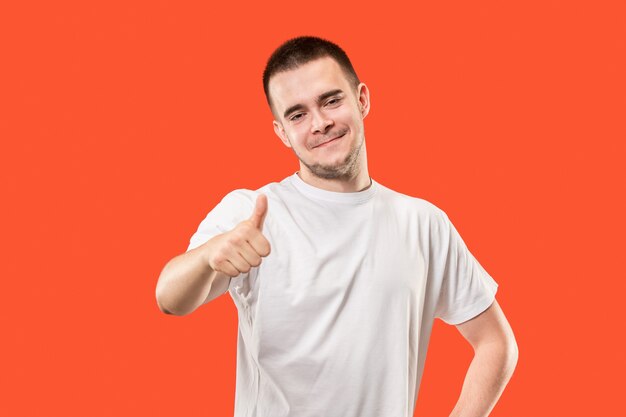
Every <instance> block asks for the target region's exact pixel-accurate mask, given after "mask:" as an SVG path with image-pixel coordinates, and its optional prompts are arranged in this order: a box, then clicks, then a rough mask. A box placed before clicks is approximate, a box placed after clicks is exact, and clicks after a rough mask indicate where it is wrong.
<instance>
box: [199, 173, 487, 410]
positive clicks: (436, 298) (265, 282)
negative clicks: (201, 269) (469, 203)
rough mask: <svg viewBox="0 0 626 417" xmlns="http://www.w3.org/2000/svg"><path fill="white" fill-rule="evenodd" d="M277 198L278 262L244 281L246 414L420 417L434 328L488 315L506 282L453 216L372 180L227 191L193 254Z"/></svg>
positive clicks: (289, 182) (238, 403)
mask: <svg viewBox="0 0 626 417" xmlns="http://www.w3.org/2000/svg"><path fill="white" fill-rule="evenodd" d="M259 193H264V194H265V195H267V197H268V212H267V216H266V218H265V222H264V225H263V235H264V236H265V237H266V238H267V240H268V241H269V243H270V245H271V253H270V254H269V256H267V257H265V258H263V261H262V262H261V264H260V265H259V266H258V267H254V268H252V269H251V270H250V271H249V272H248V273H244V274H240V275H239V276H237V277H235V278H232V279H231V281H230V284H229V288H228V292H229V294H230V296H231V298H232V299H233V301H234V303H235V305H236V307H237V311H238V317H239V335H238V342H237V382H236V394H235V417H282V416H290V417H309V416H316V417H319V416H324V417H381V416H384V417H412V416H413V410H414V406H415V401H416V400H417V392H418V390H419V385H420V380H421V376H422V371H423V367H424V360H425V358H426V349H427V347H428V340H429V337H430V333H431V329H432V324H433V320H434V319H435V318H436V317H438V318H440V319H442V320H443V321H445V322H446V323H449V324H459V323H462V322H464V321H466V320H469V319H471V318H473V317H475V316H476V315H478V314H479V313H481V312H483V311H484V310H486V309H487V308H488V307H489V306H490V305H491V303H492V302H493V300H494V298H495V293H496V290H497V287H498V284H497V283H496V282H495V281H494V280H493V278H492V277H491V276H490V275H489V274H488V273H487V272H486V271H485V270H484V269H483V268H482V266H481V265H480V264H479V263H478V261H477V260H476V259H475V258H474V256H473V255H472V254H471V253H470V252H469V250H468V248H467V247H466V245H465V243H464V242H463V240H462V239H461V236H460V235H459V234H458V232H457V230H456V229H455V228H454V226H453V225H452V223H451V222H450V220H449V219H448V216H447V215H446V214H445V213H444V212H443V211H442V210H441V209H439V208H438V207H436V206H435V205H433V204H432V203H429V202H428V201H426V200H423V199H420V198H415V197H410V196H407V195H404V194H400V193H398V192H395V191H393V190H391V189H389V188H387V187H385V186H383V185H381V184H379V183H377V182H376V181H374V180H372V184H371V186H370V187H369V188H367V189H365V190H363V191H359V192H352V193H341V192H332V191H326V190H322V189H320V188H316V187H314V186H311V185H309V184H307V183H305V182H304V181H303V180H302V179H301V178H300V177H299V176H298V175H297V173H294V174H293V175H291V176H289V177H287V178H285V179H284V180H283V181H281V182H280V183H275V182H274V183H270V184H267V185H265V186H263V187H261V188H259V189H258V190H256V191H252V190H246V189H238V190H234V191H232V192H230V193H229V194H227V195H226V196H225V197H224V198H223V199H222V201H221V202H220V203H219V204H218V205H217V206H216V207H215V208H214V209H213V210H211V212H210V213H209V214H208V215H207V217H206V218H205V219H204V220H203V221H202V222H201V223H200V226H199V228H198V231H197V232H196V233H195V234H194V235H193V236H192V238H191V242H190V245H189V248H188V250H190V249H193V248H195V247H198V246H200V245H201V244H203V243H204V242H206V241H207V240H209V239H210V238H211V237H213V236H215V235H217V234H219V233H224V232H227V231H229V230H231V229H233V228H234V227H235V226H236V225H237V224H238V223H239V222H241V221H243V220H245V219H247V218H249V217H250V216H251V214H252V211H253V208H254V205H255V202H256V197H257V195H258V194H259Z"/></svg>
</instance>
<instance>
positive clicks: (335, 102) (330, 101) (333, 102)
mask: <svg viewBox="0 0 626 417" xmlns="http://www.w3.org/2000/svg"><path fill="white" fill-rule="evenodd" d="M340 100H341V99H340V98H337V97H335V98H331V99H330V100H328V101H327V102H326V105H331V106H332V105H334V104H337V103H339V101H340Z"/></svg>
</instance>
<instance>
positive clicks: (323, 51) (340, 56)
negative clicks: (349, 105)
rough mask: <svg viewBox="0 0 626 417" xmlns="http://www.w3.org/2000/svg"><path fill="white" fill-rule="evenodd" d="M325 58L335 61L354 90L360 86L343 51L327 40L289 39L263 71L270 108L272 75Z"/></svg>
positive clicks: (314, 38)
mask: <svg viewBox="0 0 626 417" xmlns="http://www.w3.org/2000/svg"><path fill="white" fill-rule="evenodd" d="M323 57H330V58H332V59H334V60H335V61H336V62H337V63H338V64H339V66H340V67H341V69H342V70H343V72H344V74H345V75H346V77H347V79H348V81H349V82H350V83H351V84H353V85H354V88H355V89H356V88H357V87H358V86H359V83H360V81H359V77H357V75H356V71H355V70H354V68H353V67H352V63H351V62H350V59H349V58H348V55H346V53H345V52H344V50H343V49H341V48H340V47H339V46H338V45H336V44H334V43H333V42H331V41H329V40H326V39H322V38H318V37H315V36H299V37H297V38H292V39H289V40H288V41H286V42H285V43H283V44H282V45H281V46H279V47H278V48H277V49H276V50H275V51H274V53H273V54H272V55H271V56H270V58H269V60H268V61H267V65H266V66H265V70H264V71H263V90H264V91H265V98H266V99H267V104H269V106H270V108H272V102H271V99H270V92H269V84H270V78H271V77H272V75H274V74H276V73H279V72H283V71H289V70H293V69H296V68H298V67H299V66H301V65H303V64H306V63H307V62H310V61H313V60H316V59H319V58H323Z"/></svg>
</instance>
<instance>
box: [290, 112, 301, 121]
mask: <svg viewBox="0 0 626 417" xmlns="http://www.w3.org/2000/svg"><path fill="white" fill-rule="evenodd" d="M301 118H302V113H296V114H294V115H293V116H291V117H290V118H289V120H291V121H292V122H295V121H297V120H300V119H301Z"/></svg>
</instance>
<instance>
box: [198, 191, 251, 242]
mask: <svg viewBox="0 0 626 417" xmlns="http://www.w3.org/2000/svg"><path fill="white" fill-rule="evenodd" d="M251 193H253V192H252V191H250V190H244V189H240V190H234V191H231V192H230V193H228V194H227V195H226V196H225V197H224V198H223V199H222V201H220V202H219V203H218V204H217V205H216V206H215V207H214V208H213V209H212V210H211V211H210V212H209V214H207V216H206V217H205V218H204V220H202V222H201V223H200V225H199V226H198V230H197V231H196V232H195V233H194V234H193V236H191V239H190V241H189V246H188V247H187V252H189V251H190V250H192V249H195V248H197V247H198V246H200V245H202V244H204V243H206V242H207V241H208V240H210V239H211V238H213V237H214V236H217V235H219V234H221V233H226V232H228V231H230V230H232V229H234V228H235V226H237V224H239V223H241V222H242V221H243V220H245V219H247V218H249V217H250V216H251V215H252V211H253V209H254V205H253V204H252V203H251V197H250V195H249V194H251Z"/></svg>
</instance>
